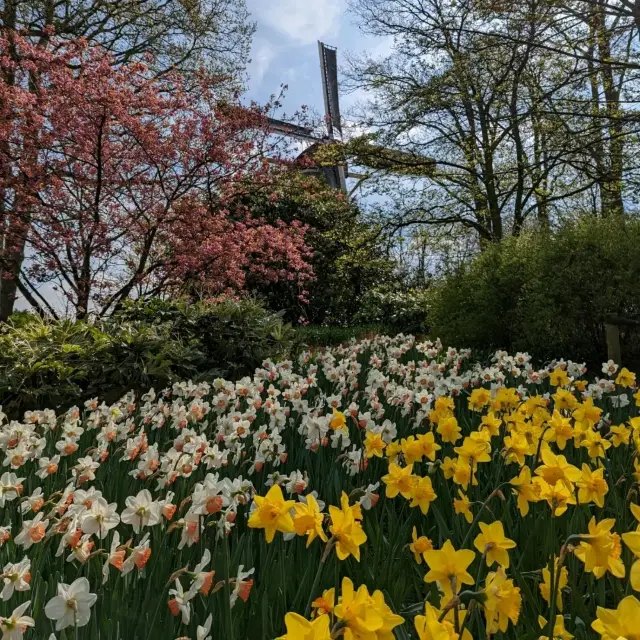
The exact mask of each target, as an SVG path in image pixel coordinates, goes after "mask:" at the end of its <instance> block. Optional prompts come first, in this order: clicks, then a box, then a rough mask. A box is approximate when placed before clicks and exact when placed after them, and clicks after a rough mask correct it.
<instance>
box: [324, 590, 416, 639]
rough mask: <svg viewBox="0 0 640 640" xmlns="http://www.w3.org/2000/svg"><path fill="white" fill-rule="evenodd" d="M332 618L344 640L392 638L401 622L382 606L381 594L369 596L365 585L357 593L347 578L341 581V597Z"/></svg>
mask: <svg viewBox="0 0 640 640" xmlns="http://www.w3.org/2000/svg"><path fill="white" fill-rule="evenodd" d="M334 614H335V616H336V618H338V620H339V621H340V622H341V624H342V625H343V636H342V637H343V638H345V640H361V639H366V640H369V639H370V640H386V639H387V638H393V631H392V630H393V629H394V628H395V627H397V626H398V625H400V624H402V623H403V622H404V618H402V617H401V616H398V615H396V614H394V613H393V612H392V611H391V609H390V608H389V606H388V605H387V604H386V603H385V601H384V596H383V594H382V592H381V591H374V593H373V594H372V595H369V591H368V590H367V587H366V586H365V585H362V586H360V587H359V588H358V590H357V591H356V590H355V589H354V587H353V582H351V580H350V579H349V578H343V579H342V593H341V597H340V601H339V603H338V605H337V606H336V607H335V609H334Z"/></svg>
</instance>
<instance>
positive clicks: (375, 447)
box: [364, 431, 387, 458]
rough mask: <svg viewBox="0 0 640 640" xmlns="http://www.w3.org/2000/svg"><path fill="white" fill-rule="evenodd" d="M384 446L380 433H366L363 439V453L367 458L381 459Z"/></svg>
mask: <svg viewBox="0 0 640 640" xmlns="http://www.w3.org/2000/svg"><path fill="white" fill-rule="evenodd" d="M386 446H387V445H386V443H385V441H384V440H383V439H382V434H381V433H373V431H367V435H366V436H365V438H364V451H365V455H366V456H367V458H372V457H373V456H376V457H378V458H382V457H383V454H384V450H385V447H386Z"/></svg>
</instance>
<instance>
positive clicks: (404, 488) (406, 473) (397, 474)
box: [382, 462, 418, 500]
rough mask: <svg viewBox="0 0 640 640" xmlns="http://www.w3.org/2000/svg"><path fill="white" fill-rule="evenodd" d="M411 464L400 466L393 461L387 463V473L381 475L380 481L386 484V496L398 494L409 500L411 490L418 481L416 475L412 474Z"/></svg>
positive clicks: (392, 496) (390, 496) (391, 496)
mask: <svg viewBox="0 0 640 640" xmlns="http://www.w3.org/2000/svg"><path fill="white" fill-rule="evenodd" d="M412 472H413V464H409V465H407V466H406V467H400V466H398V465H397V464H396V463H395V462H392V463H390V464H389V473H387V474H386V475H384V476H382V482H384V483H385V484H386V485H387V489H386V494H387V498H395V497H396V496H397V495H398V494H400V495H401V496H402V497H403V498H406V499H407V500H409V499H410V498H411V494H412V492H413V488H414V487H415V485H416V483H417V482H418V478H417V476H414V475H412Z"/></svg>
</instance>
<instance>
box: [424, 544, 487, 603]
mask: <svg viewBox="0 0 640 640" xmlns="http://www.w3.org/2000/svg"><path fill="white" fill-rule="evenodd" d="M475 555H476V554H475V553H474V552H473V551H471V550H470V549H460V550H459V551H456V550H455V548H454V546H453V544H451V540H447V541H446V542H445V543H444V545H442V549H440V550H438V551H435V550H434V551H427V552H426V553H425V554H424V560H425V562H426V563H427V565H428V567H429V571H428V572H427V574H426V575H425V577H424V581H425V582H438V583H439V585H440V587H441V588H442V590H443V591H444V592H445V594H452V593H458V592H459V591H460V589H461V587H462V585H463V584H473V583H474V579H473V577H472V576H471V574H469V573H468V572H467V568H468V567H469V565H470V564H471V563H472V562H473V559H474V558H475Z"/></svg>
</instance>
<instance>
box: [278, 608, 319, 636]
mask: <svg viewBox="0 0 640 640" xmlns="http://www.w3.org/2000/svg"><path fill="white" fill-rule="evenodd" d="M284 624H285V626H286V627H287V633H285V635H283V636H280V637H279V638H278V639H277V640H331V632H330V629H329V616H320V617H319V618H316V619H315V620H312V621H311V622H309V620H307V619H306V618H303V617H302V616H301V615H299V614H297V613H287V615H286V616H285V617H284Z"/></svg>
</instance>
